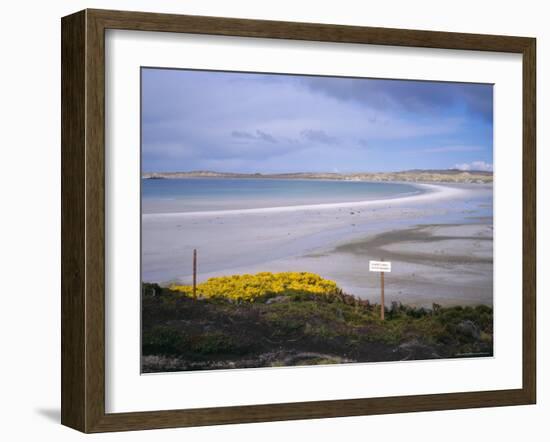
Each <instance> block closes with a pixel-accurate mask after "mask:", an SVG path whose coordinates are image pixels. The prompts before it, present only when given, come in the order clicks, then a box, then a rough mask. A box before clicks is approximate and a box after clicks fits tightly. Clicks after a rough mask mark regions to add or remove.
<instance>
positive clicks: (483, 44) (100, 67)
mask: <svg viewBox="0 0 550 442" xmlns="http://www.w3.org/2000/svg"><path fill="white" fill-rule="evenodd" d="M61 24H62V26H61V28H62V45H61V50H62V130H61V133H62V168H61V169H62V176H61V183H62V197H61V208H62V209H61V210H62V222H61V227H62V270H61V276H62V303H61V318H62V333H61V348H62V369H61V373H62V392H61V399H62V401H61V422H62V423H63V424H64V425H67V426H69V427H72V428H75V429H78V430H80V431H83V432H103V431H121V430H141V429H151V428H169V427H184V426H197V425H215V424H229V423H239V422H261V421H280V420H289V419H311V418H325V417H337V416H356V415H368V414H382V413H403V412H412V411H428V410H447V409H459V408H473V407H490V406H504V405H520V404H534V403H535V400H536V336H535V332H536V323H535V319H536V317H535V313H536V306H535V290H536V231H535V230H536V176H535V173H536V158H535V155H536V152H535V142H536V139H535V132H536V126H535V124H536V122H535V116H536V96H535V79H536V76H535V75H536V74H535V65H536V62H535V53H536V40H535V39H534V38H526V37H510V36H495V35H478V34H459V33H449V32H432V31H416V30H405V29H385V28H367V27H356V26H337V25H326V24H312V23H292V22H277V21H264V20H241V19H233V18H217V17H200V16H186V15H169V14H153V13H141V12H123V11H105V10H84V11H81V12H78V13H75V14H73V15H69V16H67V17H64V18H63V19H62V23H61ZM106 29H127V30H141V31H164V32H184V33H194V34H211V35H225V36H245V37H263V38H275V39H277V38H278V39H292V40H309V41H326V42H342V43H361V44H377V45H391V46H407V47H424V48H442V49H458V50H476V51H496V52H509V53H518V54H522V56H523V386H522V388H519V389H514V390H498V391H476V392H467V393H446V394H430V395H415V396H401V397H381V398H364V399H349V400H332V401H315V402H300V403H284V404H270V405H250V406H231V407H221V408H202V409H189V410H170V411H146V412H136V413H115V414H107V413H105V327H104V325H105V300H104V289H105V287H104V286H105V269H104V259H105V258H104V252H105V224H104V221H105V206H104V203H105V170H104V166H105V164H104V154H105V141H104V140H105V104H104V103H105V83H104V81H105V79H104V72H105V46H104V45H105V30H106Z"/></svg>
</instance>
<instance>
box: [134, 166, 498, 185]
mask: <svg viewBox="0 0 550 442" xmlns="http://www.w3.org/2000/svg"><path fill="white" fill-rule="evenodd" d="M142 178H143V179H181V178H243V179H246V178H265V179H302V180H303V179H311V180H342V181H382V182H386V181H405V182H418V183H422V182H424V183H436V182H440V183H477V184H483V183H492V182H493V173H492V172H487V171H481V170H470V171H464V170H458V169H441V170H434V169H429V170H422V169H413V170H405V171H400V172H360V173H333V172H299V173H277V174H261V173H231V172H215V171H210V170H195V171H190V172H146V173H143V174H142Z"/></svg>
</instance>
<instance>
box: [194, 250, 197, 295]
mask: <svg viewBox="0 0 550 442" xmlns="http://www.w3.org/2000/svg"><path fill="white" fill-rule="evenodd" d="M196 299H197V249H193V300H196Z"/></svg>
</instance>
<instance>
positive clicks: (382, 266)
mask: <svg viewBox="0 0 550 442" xmlns="http://www.w3.org/2000/svg"><path fill="white" fill-rule="evenodd" d="M369 271H371V272H391V261H369Z"/></svg>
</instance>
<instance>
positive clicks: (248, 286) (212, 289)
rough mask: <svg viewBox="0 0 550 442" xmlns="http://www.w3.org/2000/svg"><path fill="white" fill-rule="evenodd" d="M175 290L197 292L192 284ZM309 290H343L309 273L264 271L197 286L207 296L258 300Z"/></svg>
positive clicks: (329, 292) (319, 292) (322, 292)
mask: <svg viewBox="0 0 550 442" xmlns="http://www.w3.org/2000/svg"><path fill="white" fill-rule="evenodd" d="M170 289H171V290H174V291H178V292H181V293H184V294H185V295H186V296H192V295H193V287H192V286H190V285H176V284H174V285H172V286H170ZM297 293H300V294H301V293H306V294H314V295H335V294H338V293H340V289H339V288H338V286H337V285H336V283H335V282H334V281H331V280H329V279H323V278H321V277H320V276H319V275H316V274H314V273H307V272H282V273H270V272H261V273H257V274H255V275H249V274H245V275H231V276H219V277H215V278H210V279H208V280H207V281H205V282H203V283H201V284H198V285H197V295H198V296H201V297H203V298H225V299H232V300H235V301H249V302H254V301H255V300H256V299H257V298H260V297H264V296H278V295H292V294H297Z"/></svg>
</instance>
